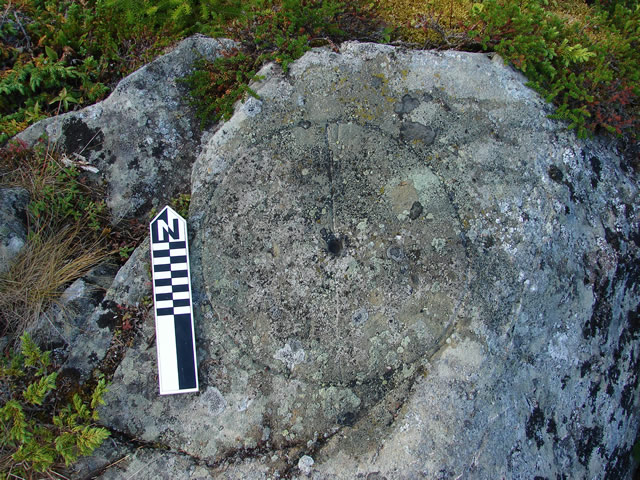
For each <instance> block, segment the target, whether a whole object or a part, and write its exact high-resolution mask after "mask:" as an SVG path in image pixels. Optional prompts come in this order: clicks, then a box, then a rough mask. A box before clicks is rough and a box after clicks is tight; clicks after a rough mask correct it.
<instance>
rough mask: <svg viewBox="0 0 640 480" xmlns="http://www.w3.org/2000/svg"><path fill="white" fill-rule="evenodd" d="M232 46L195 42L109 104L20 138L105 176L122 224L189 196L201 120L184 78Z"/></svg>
mask: <svg viewBox="0 0 640 480" xmlns="http://www.w3.org/2000/svg"><path fill="white" fill-rule="evenodd" d="M233 45H234V44H233V42H231V41H230V40H225V39H222V40H215V39H211V38H206V37H203V36H200V35H196V36H193V37H190V38H188V39H186V40H184V41H182V42H181V43H180V44H178V45H177V46H176V48H175V49H174V50H173V51H172V52H171V53H168V54H166V55H163V56H161V57H159V58H158V59H156V60H154V61H153V62H151V63H150V64H148V65H146V66H145V67H143V68H141V69H139V70H138V71H136V72H134V73H132V74H131V75H129V76H128V77H126V78H125V79H123V80H122V81H121V82H120V83H119V84H118V86H117V87H116V88H115V90H114V91H113V93H112V94H111V95H110V96H109V97H108V98H106V99H105V100H104V101H102V102H99V103H97V104H95V105H92V106H90V107H87V108H84V109H82V110H80V111H77V112H71V113H67V114H65V115H60V116H57V117H53V118H49V119H46V120H43V121H41V122H38V123H37V124H35V125H33V126H32V127H30V128H29V129H27V130H26V131H24V132H22V133H21V134H19V135H18V137H19V138H20V139H22V140H24V141H26V142H27V143H29V144H33V143H35V142H36V140H37V139H38V138H39V137H40V136H41V135H42V134H44V133H46V134H47V136H48V138H49V141H50V142H52V143H55V144H57V146H58V148H59V149H61V150H64V151H65V152H67V153H68V154H69V155H72V154H75V153H77V154H79V155H82V156H83V157H84V158H85V159H86V160H87V161H88V162H89V163H90V164H91V165H93V166H95V167H97V168H98V169H99V170H100V173H99V178H96V179H95V180H96V181H99V180H104V181H105V182H106V186H107V199H106V202H107V205H108V207H109V209H110V210H111V213H112V214H113V216H114V218H115V220H116V221H118V220H119V219H121V218H123V217H127V216H129V217H130V216H134V215H137V214H141V213H146V211H148V210H150V208H151V206H158V205H164V203H166V201H168V200H169V199H170V198H172V197H173V196H175V195H176V194H177V193H182V192H184V191H185V189H187V190H188V184H189V175H190V173H191V165H192V163H193V160H194V158H195V156H196V153H197V150H198V147H199V145H200V137H201V132H200V130H199V121H198V120H196V119H195V118H194V114H193V112H194V109H193V107H192V106H190V105H189V97H188V94H187V87H186V85H184V84H181V83H179V81H178V80H179V79H180V78H182V77H184V76H186V75H187V74H188V73H190V71H191V69H192V66H193V63H194V61H195V60H197V59H198V58H200V57H205V58H208V59H214V58H216V57H217V56H219V55H220V53H221V52H222V51H223V50H225V49H230V48H232V47H233Z"/></svg>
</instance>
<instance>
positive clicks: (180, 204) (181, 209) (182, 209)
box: [171, 193, 191, 218]
mask: <svg viewBox="0 0 640 480" xmlns="http://www.w3.org/2000/svg"><path fill="white" fill-rule="evenodd" d="M190 203H191V195H190V194H188V193H181V194H179V195H178V196H177V197H175V198H172V199H171V207H172V208H173V209H174V210H175V211H176V212H178V214H179V215H180V216H181V217H183V218H188V217H189V204H190Z"/></svg>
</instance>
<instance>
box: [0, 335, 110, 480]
mask: <svg viewBox="0 0 640 480" xmlns="http://www.w3.org/2000/svg"><path fill="white" fill-rule="evenodd" d="M20 338H21V341H22V348H21V351H20V352H19V353H11V354H10V356H9V358H3V359H2V361H1V363H0V379H1V380H2V384H3V391H2V399H3V402H4V403H3V405H2V407H0V454H1V458H0V479H3V480H4V479H11V478H25V479H27V478H28V479H35V478H43V477H48V478H56V477H57V476H58V475H57V471H58V470H60V468H62V466H64V465H67V466H68V465H70V464H71V463H73V462H75V461H76V460H77V459H78V458H79V457H81V456H85V455H90V454H91V453H92V452H93V451H94V450H95V449H96V448H97V447H98V446H100V444H101V443H102V442H103V441H104V440H105V439H106V438H107V437H108V436H109V431H108V430H106V429H105V428H102V427H99V426H96V424H95V422H96V421H97V420H98V413H97V407H98V406H99V405H101V404H103V403H104V401H103V396H104V394H105V393H106V391H107V387H106V382H105V381H104V380H99V381H98V383H97V385H96V387H95V389H94V390H93V392H91V394H90V396H89V398H88V399H86V400H84V399H83V398H82V397H81V396H80V395H79V394H77V393H76V394H74V395H73V396H72V397H71V400H70V401H69V402H68V403H66V404H65V405H64V406H60V405H59V401H60V399H59V398H57V397H56V395H55V390H56V379H57V376H58V373H57V372H55V371H52V365H51V360H50V353H49V352H43V351H41V350H40V348H39V347H38V346H37V345H36V344H35V343H34V342H33V340H32V339H31V338H30V337H29V335H28V334H26V333H25V334H23V335H22V337H20ZM63 478H64V477H63Z"/></svg>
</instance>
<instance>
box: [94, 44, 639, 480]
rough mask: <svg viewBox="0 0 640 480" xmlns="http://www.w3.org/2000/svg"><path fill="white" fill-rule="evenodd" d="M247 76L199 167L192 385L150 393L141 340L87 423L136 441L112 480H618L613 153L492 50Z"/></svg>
mask: <svg viewBox="0 0 640 480" xmlns="http://www.w3.org/2000/svg"><path fill="white" fill-rule="evenodd" d="M261 74H263V75H264V76H265V78H264V80H262V81H261V83H260V84H257V85H255V87H254V88H255V90H256V91H257V92H258V94H259V95H260V100H257V99H254V98H250V99H248V100H247V101H246V102H245V103H243V104H241V105H238V108H237V109H236V113H235V115H234V116H233V117H232V119H231V120H230V121H229V122H227V123H225V124H223V125H222V126H221V128H219V129H218V130H217V131H216V132H215V134H213V135H212V136H211V137H210V139H209V140H208V142H207V144H206V146H205V148H203V151H202V153H201V154H200V155H199V157H198V158H197V160H196V162H195V165H194V168H193V175H192V201H191V209H190V217H189V228H190V235H191V237H190V238H191V246H190V252H191V271H192V283H193V285H192V290H193V299H194V308H195V310H196V311H195V313H196V318H195V320H196V337H197V348H198V359H199V374H200V388H201V392H200V393H199V394H197V395H179V396H165V397H160V396H159V395H158V383H157V372H156V361H155V349H150V344H149V341H148V339H149V337H151V338H152V335H153V326H152V325H151V324H150V323H147V324H145V325H144V327H143V332H142V335H140V337H139V338H138V340H137V341H136V343H135V344H134V346H133V347H132V348H131V349H129V351H128V352H127V354H126V356H125V358H124V360H123V361H122V363H121V364H120V367H119V368H118V370H117V371H116V374H115V376H114V380H113V383H112V386H111V391H110V392H109V393H108V395H107V396H106V401H107V404H106V405H105V406H104V407H103V408H102V409H101V418H102V421H103V422H104V423H105V424H106V425H108V426H109V427H110V428H112V429H113V430H114V431H117V432H120V433H121V434H122V435H123V436H124V437H126V438H130V439H135V442H138V444H140V443H142V444H143V445H144V446H145V448H143V449H140V450H138V451H137V453H135V454H133V455H129V456H128V457H126V458H124V459H123V460H122V461H120V462H118V463H117V464H116V465H115V466H113V467H111V468H109V469H107V470H106V471H104V472H103V474H102V478H129V477H130V476H132V475H135V474H138V473H139V472H141V471H143V470H144V472H145V477H146V478H194V479H195V478H198V479H205V478H256V479H257V478H292V477H300V478H314V479H334V478H344V479H352V478H363V479H365V478H366V479H383V478H386V479H392V478H394V479H395V478H477V479H485V478H554V479H555V478H630V477H631V471H632V460H631V454H630V450H631V448H632V446H633V444H634V441H635V437H636V434H637V432H638V429H639V417H638V406H639V401H640V400H639V396H638V372H639V366H640V365H639V364H638V359H639V358H640V352H639V349H640V342H639V338H638V335H639V334H640V316H639V309H638V304H639V302H640V292H639V288H640V286H639V278H638V273H639V272H640V262H639V250H638V246H639V245H638V243H639V242H640V236H639V235H638V228H639V221H640V218H639V211H638V185H637V183H636V182H635V181H634V180H633V179H630V178H628V177H626V176H625V174H623V173H622V171H621V170H620V168H619V159H618V158H617V157H616V155H615V152H613V151H612V150H611V149H610V148H608V147H607V145H605V144H604V143H602V142H599V141H580V140H577V139H576V138H575V136H574V135H573V133H571V132H567V131H566V130H565V126H564V125H562V124H559V123H556V122H554V121H551V120H549V119H548V118H547V115H548V114H549V113H550V109H549V107H548V106H547V105H545V104H544V102H543V101H542V100H541V99H540V98H539V97H538V96H537V95H536V94H535V93H533V92H532V91H531V90H529V89H527V88H526V87H525V86H524V79H523V78H522V77H521V76H520V75H518V74H517V73H515V72H514V71H513V70H511V69H510V68H507V67H505V66H504V65H503V64H502V63H501V61H500V60H499V58H498V57H495V58H494V59H493V60H491V59H490V58H489V57H488V56H486V55H482V54H472V53H460V52H424V51H406V50H402V49H397V48H393V47H390V46H382V45H372V44H358V43H346V44H344V45H342V46H341V52H340V53H339V54H338V53H333V52H331V51H329V50H325V49H317V50H313V51H311V52H309V53H307V54H306V55H305V56H304V57H303V58H301V59H300V60H298V61H297V62H295V63H294V64H293V65H292V66H291V69H290V73H289V74H288V75H283V74H282V73H281V72H280V71H279V70H278V69H277V68H276V67H274V66H270V67H266V68H265V69H264V70H263V71H262V72H261ZM146 248H148V247H146ZM140 255H142V256H144V255H143V254H140ZM142 256H141V257H138V258H140V259H141V258H142ZM140 261H142V260H140ZM145 261H148V260H145ZM139 270H140V273H139V276H140V278H144V276H145V275H146V272H143V270H145V268H143V267H140V268H139ZM124 283H129V281H126V282H124ZM136 292H137V293H136ZM143 294H144V289H143V288H141V289H139V291H135V292H133V293H132V294H131V295H130V298H128V301H129V302H135V301H139V300H136V299H135V298H134V297H135V296H136V295H138V296H142V295H143ZM159 445H162V446H164V447H165V448H167V449H168V450H163V449H159V448H154V446H159ZM101 455H103V456H104V458H112V457H110V456H109V455H108V454H106V453H102V454H101Z"/></svg>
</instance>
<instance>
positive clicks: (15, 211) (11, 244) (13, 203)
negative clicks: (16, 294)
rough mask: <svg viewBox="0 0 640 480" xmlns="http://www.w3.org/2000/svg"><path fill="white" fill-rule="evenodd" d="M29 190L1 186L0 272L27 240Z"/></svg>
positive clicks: (6, 266)
mask: <svg viewBox="0 0 640 480" xmlns="http://www.w3.org/2000/svg"><path fill="white" fill-rule="evenodd" d="M28 204H29V192H27V191H26V190H24V189H22V188H0V274H1V273H4V272H6V271H7V270H9V267H10V266H11V260H12V259H13V258H14V257H15V256H16V255H18V254H19V253H20V252H21V251H22V247H24V245H25V243H26V241H27V205H28Z"/></svg>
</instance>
